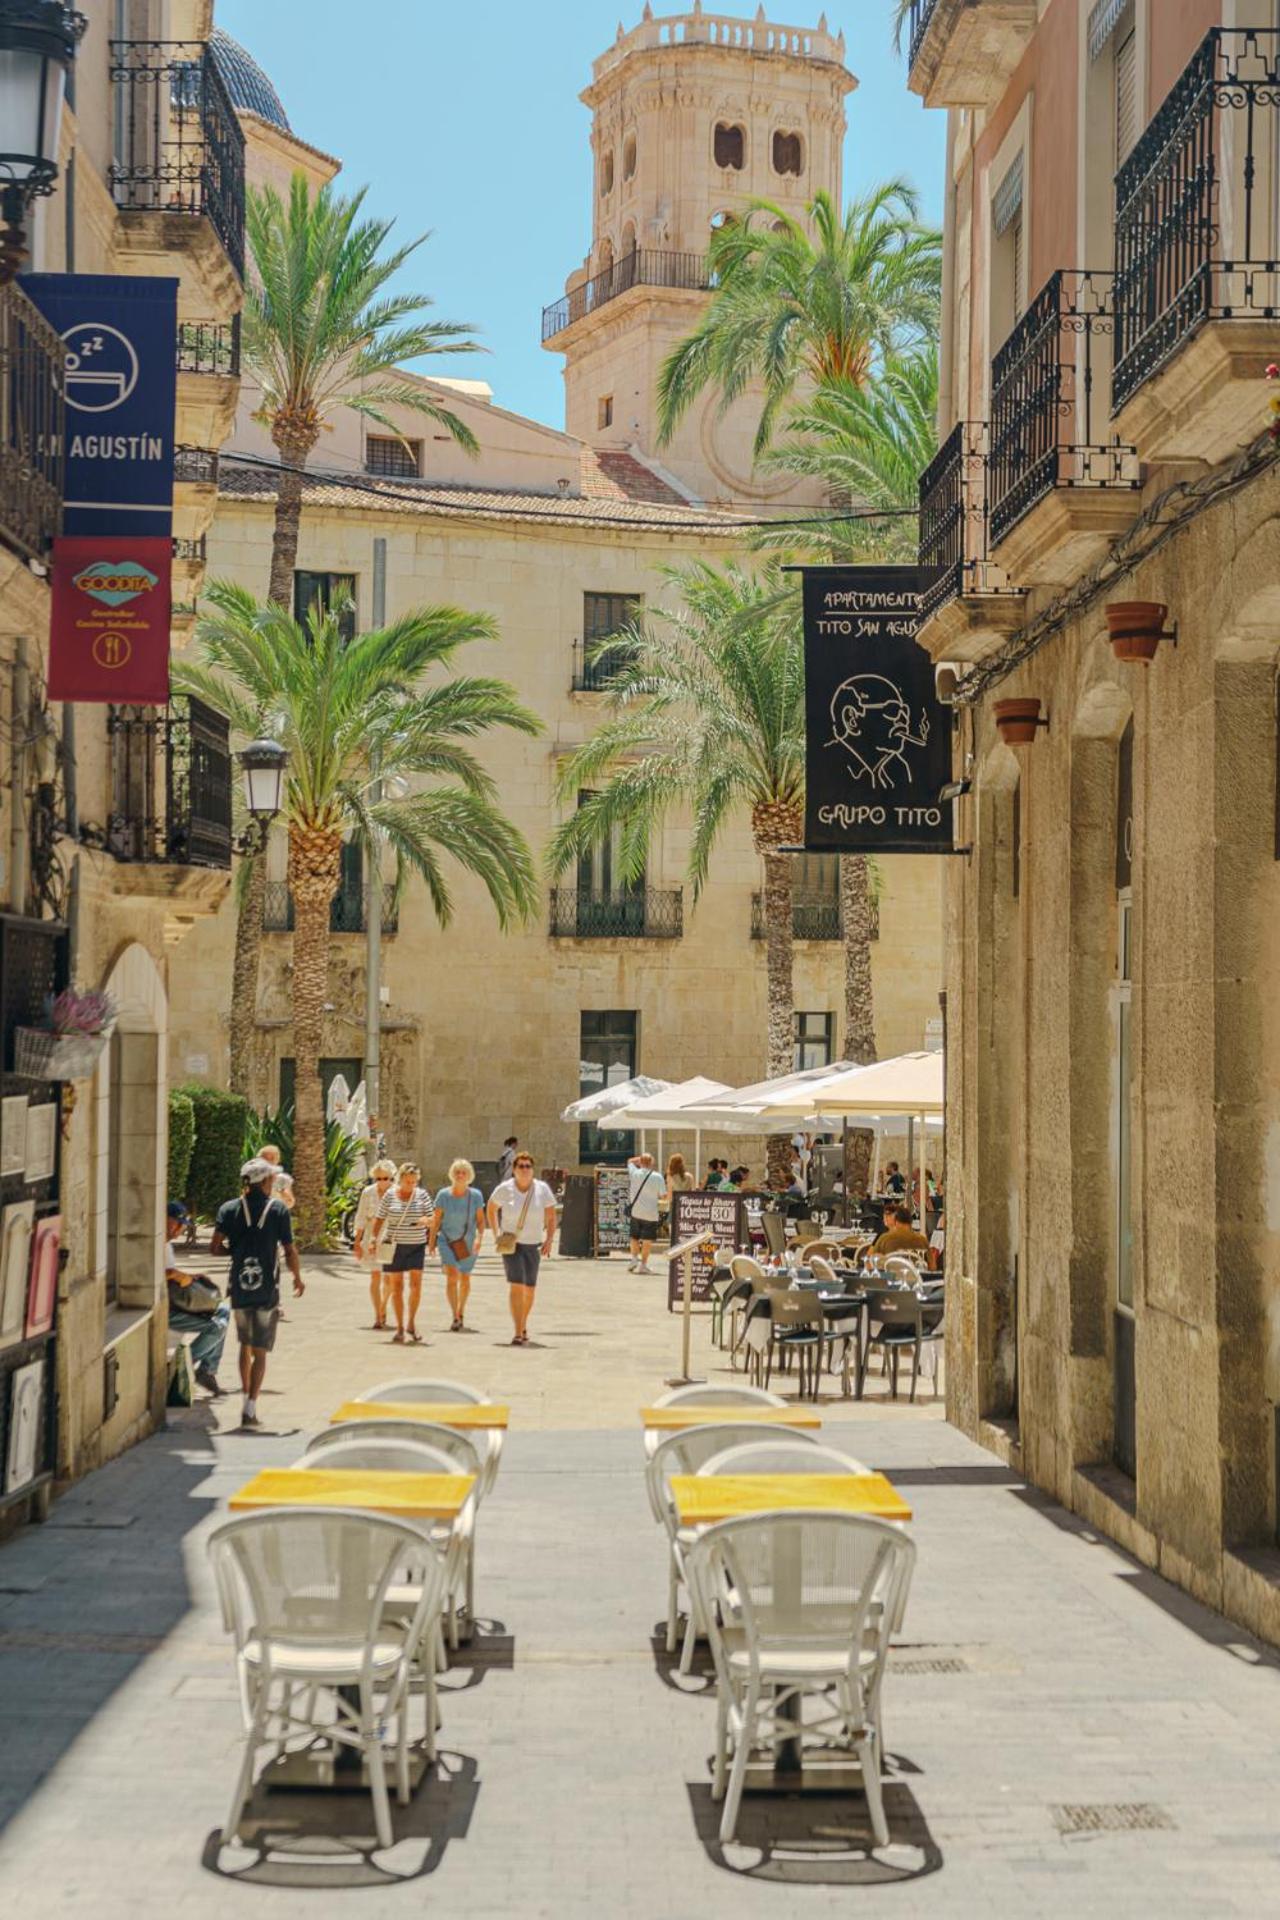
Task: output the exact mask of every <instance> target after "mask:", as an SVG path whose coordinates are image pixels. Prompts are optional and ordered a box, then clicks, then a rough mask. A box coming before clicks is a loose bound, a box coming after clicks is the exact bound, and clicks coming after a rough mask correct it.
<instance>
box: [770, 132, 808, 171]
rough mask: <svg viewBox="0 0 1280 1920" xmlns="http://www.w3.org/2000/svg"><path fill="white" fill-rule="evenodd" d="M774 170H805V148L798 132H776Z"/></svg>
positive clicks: (774, 139) (774, 138)
mask: <svg viewBox="0 0 1280 1920" xmlns="http://www.w3.org/2000/svg"><path fill="white" fill-rule="evenodd" d="M773 170H774V172H775V173H794V174H800V173H802V172H803V170H804V149H803V147H802V145H801V141H800V135H799V134H798V133H775V134H774V136H773Z"/></svg>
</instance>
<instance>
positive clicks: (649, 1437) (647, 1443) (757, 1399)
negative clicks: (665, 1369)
mask: <svg viewBox="0 0 1280 1920" xmlns="http://www.w3.org/2000/svg"><path fill="white" fill-rule="evenodd" d="M653 1404H654V1406H655V1407H785V1406H786V1404H787V1403H786V1401H785V1400H784V1399H783V1398H782V1397H781V1395H780V1394H776V1393H766V1392H765V1390H764V1388H763V1387H740V1386H724V1387H715V1386H711V1385H707V1386H705V1387H673V1388H672V1389H671V1391H670V1393H664V1394H662V1395H660V1397H659V1398H658V1399H657V1400H655V1401H654V1402H653ZM662 1438H663V1435H662V1434H661V1433H660V1432H659V1431H658V1430H657V1428H654V1427H650V1428H649V1429H648V1430H647V1432H646V1433H645V1436H644V1450H645V1453H646V1454H647V1455H648V1456H649V1457H650V1458H652V1457H653V1454H654V1452H655V1451H656V1449H657V1445H658V1442H659V1440H661V1439H662Z"/></svg>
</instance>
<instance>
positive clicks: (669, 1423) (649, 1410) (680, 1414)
mask: <svg viewBox="0 0 1280 1920" xmlns="http://www.w3.org/2000/svg"><path fill="white" fill-rule="evenodd" d="M640 1419H641V1422H642V1424H643V1425H644V1426H646V1427H654V1428H662V1429H664V1430H666V1431H668V1432H671V1433H678V1432H679V1431H680V1429H681V1428H682V1427H711V1426H716V1427H719V1426H723V1425H724V1424H725V1422H726V1421H732V1422H733V1423H734V1425H735V1426H736V1425H737V1424H738V1423H739V1422H740V1421H745V1422H746V1423H747V1424H748V1425H756V1424H758V1425H760V1426H762V1427H805V1428H813V1427H820V1426H821V1425H822V1420H821V1418H820V1416H819V1415H818V1414H816V1413H814V1412H813V1410H812V1408H810V1407H763V1406H757V1407H751V1406H741V1407H734V1406H727V1407H708V1406H690V1407H682V1406H680V1405H679V1404H677V1405H676V1406H674V1407H641V1409H640Z"/></svg>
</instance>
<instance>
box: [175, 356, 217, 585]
mask: <svg viewBox="0 0 1280 1920" xmlns="http://www.w3.org/2000/svg"><path fill="white" fill-rule="evenodd" d="M193 377H194V376H193ZM217 504H218V456H217V454H216V453H215V452H214V451H213V449H212V448H211V447H197V446H186V445H182V444H179V445H178V446H176V447H175V448H174V450H173V531H174V536H175V538H177V539H178V540H181V541H184V542H186V543H188V544H189V545H190V546H192V547H194V546H195V545H196V544H197V543H198V542H200V541H202V540H203V539H204V537H205V535H206V534H207V533H208V531H209V528H210V526H211V525H212V524H213V513H214V508H215V507H216V506H217Z"/></svg>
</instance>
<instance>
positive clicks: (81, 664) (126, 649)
mask: <svg viewBox="0 0 1280 1920" xmlns="http://www.w3.org/2000/svg"><path fill="white" fill-rule="evenodd" d="M172 558H173V548H172V544H171V542H170V541H169V539H168V538H167V537H166V538H160V537H159V536H156V535H152V536H150V537H140V536H138V535H134V536H133V537H132V538H126V539H118V538H117V537H116V536H115V535H114V534H101V535H93V536H89V535H86V534H75V535H72V534H64V535H63V536H62V537H61V538H60V539H57V540H55V541H54V543H53V616H52V620H51V622H50V629H49V698H50V699H51V700H103V701H106V700H112V701H119V702H122V703H124V704H127V705H137V706H147V707H150V706H155V707H162V706H164V704H165V702H166V701H167V700H168V698H169V623H170V612H171V595H170V583H169V574H170V564H171V562H172Z"/></svg>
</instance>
